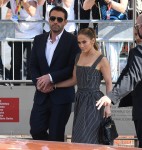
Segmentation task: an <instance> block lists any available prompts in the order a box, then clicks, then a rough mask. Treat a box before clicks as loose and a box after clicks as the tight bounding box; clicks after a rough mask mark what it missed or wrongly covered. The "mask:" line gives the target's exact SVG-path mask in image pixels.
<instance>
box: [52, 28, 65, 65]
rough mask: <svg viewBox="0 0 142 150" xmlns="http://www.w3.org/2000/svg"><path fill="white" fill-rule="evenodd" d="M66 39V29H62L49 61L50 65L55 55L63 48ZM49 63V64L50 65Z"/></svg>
mask: <svg viewBox="0 0 142 150" xmlns="http://www.w3.org/2000/svg"><path fill="white" fill-rule="evenodd" d="M65 41H66V31H65V30H64V31H63V34H62V35H61V38H60V40H59V42H58V44H57V46H56V49H55V51H54V54H53V57H52V61H51V65H53V63H54V61H55V60H56V58H57V56H58V55H60V53H62V52H63V51H62V49H63V45H64V43H65ZM51 65H50V66H51Z"/></svg>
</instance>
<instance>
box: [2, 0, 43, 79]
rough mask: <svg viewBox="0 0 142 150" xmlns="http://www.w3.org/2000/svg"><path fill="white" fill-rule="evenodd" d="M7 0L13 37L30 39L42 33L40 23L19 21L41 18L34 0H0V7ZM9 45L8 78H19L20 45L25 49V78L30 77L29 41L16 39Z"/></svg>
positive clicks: (20, 62) (20, 64)
mask: <svg viewBox="0 0 142 150" xmlns="http://www.w3.org/2000/svg"><path fill="white" fill-rule="evenodd" d="M7 2H9V3H8V4H7V5H8V8H9V9H11V12H12V17H11V20H12V21H13V22H15V38H17V39H32V38H34V37H35V35H38V34H41V33H42V23H38V22H35V23H28V22H19V20H26V21H35V20H41V19H42V18H41V15H40V8H39V6H38V4H37V1H36V0H22V1H21V0H20V1H15V0H0V4H1V7H2V6H3V5H4V4H5V3H7ZM9 45H10V46H11V68H10V77H9V79H11V80H20V79H21V67H22V47H23V51H25V50H27V79H31V78H30V72H29V58H30V55H31V47H32V45H31V42H21V41H16V42H13V43H12V42H10V43H9ZM13 63H14V64H13Z"/></svg>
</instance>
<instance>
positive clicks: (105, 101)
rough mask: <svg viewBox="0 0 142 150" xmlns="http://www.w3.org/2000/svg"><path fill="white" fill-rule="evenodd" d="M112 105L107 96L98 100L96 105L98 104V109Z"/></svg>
mask: <svg viewBox="0 0 142 150" xmlns="http://www.w3.org/2000/svg"><path fill="white" fill-rule="evenodd" d="M108 105H111V100H110V99H109V98H108V97H107V96H103V97H102V98H101V99H100V100H98V101H97V103H96V106H98V108H97V109H98V110H99V109H100V108H101V107H102V106H108Z"/></svg>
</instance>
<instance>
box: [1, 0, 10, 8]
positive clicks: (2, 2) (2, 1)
mask: <svg viewBox="0 0 142 150" xmlns="http://www.w3.org/2000/svg"><path fill="white" fill-rule="evenodd" d="M8 1H9V0H0V7H2V6H3V5H4V4H6V3H7V2H8Z"/></svg>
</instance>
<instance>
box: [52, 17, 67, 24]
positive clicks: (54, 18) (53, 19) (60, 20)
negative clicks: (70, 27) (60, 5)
mask: <svg viewBox="0 0 142 150" xmlns="http://www.w3.org/2000/svg"><path fill="white" fill-rule="evenodd" d="M56 19H57V21H58V22H59V23H61V22H63V20H64V19H63V18H62V17H55V16H50V21H52V22H53V21H55V20H56Z"/></svg>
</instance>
